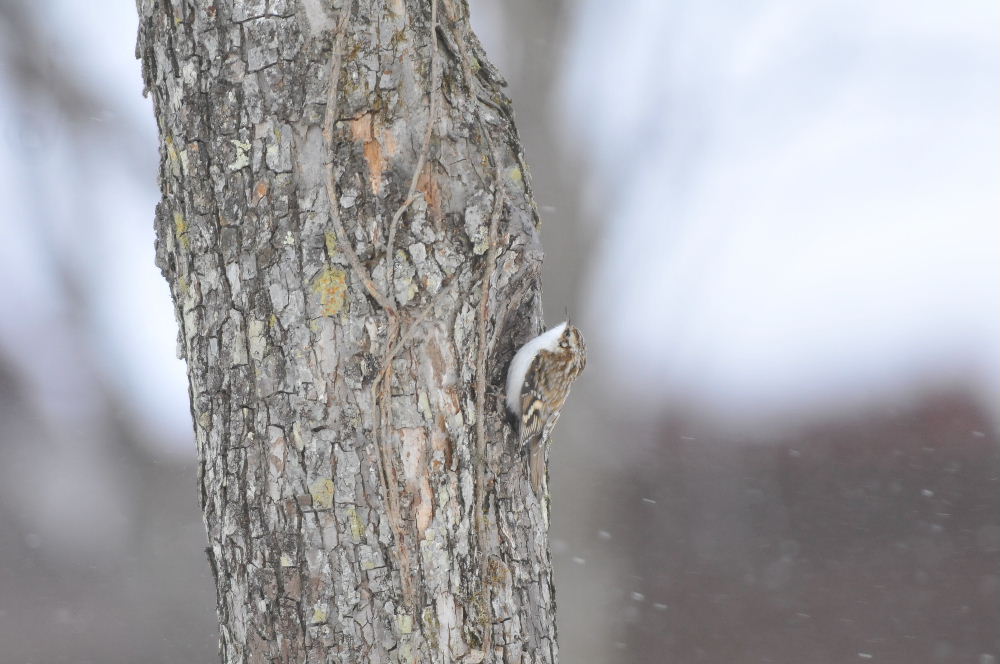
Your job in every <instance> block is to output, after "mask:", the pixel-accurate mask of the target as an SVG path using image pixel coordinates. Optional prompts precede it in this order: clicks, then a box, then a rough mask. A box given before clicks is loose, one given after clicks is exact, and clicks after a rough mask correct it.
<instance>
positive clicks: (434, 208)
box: [417, 164, 441, 221]
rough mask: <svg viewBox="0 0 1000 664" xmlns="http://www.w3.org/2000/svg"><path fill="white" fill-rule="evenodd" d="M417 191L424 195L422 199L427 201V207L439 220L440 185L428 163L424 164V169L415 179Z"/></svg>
mask: <svg viewBox="0 0 1000 664" xmlns="http://www.w3.org/2000/svg"><path fill="white" fill-rule="evenodd" d="M417 191H419V192H420V193H421V194H423V195H424V200H425V201H427V207H428V208H429V209H430V211H431V213H432V214H433V215H434V219H435V220H437V221H440V220H441V187H440V186H438V183H437V180H436V179H435V178H434V174H433V172H432V171H431V165H430V164H425V165H424V170H423V172H421V173H420V177H419V178H418V179H417Z"/></svg>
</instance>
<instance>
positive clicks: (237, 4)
mask: <svg viewBox="0 0 1000 664" xmlns="http://www.w3.org/2000/svg"><path fill="white" fill-rule="evenodd" d="M138 9H139V16H140V31H139V42H138V49H137V50H138V54H139V55H140V57H141V58H142V60H143V70H144V77H145V83H146V87H147V90H148V91H149V92H150V93H151V94H152V96H153V100H154V103H155V109H156V118H157V122H158V125H159V130H160V154H161V168H160V186H161V189H162V193H163V198H162V200H161V202H160V204H159V205H158V207H157V210H156V235H157V244H156V256H157V263H158V265H159V266H160V268H161V269H162V271H163V273H164V275H165V276H166V278H167V280H168V282H169V284H170V288H171V291H172V294H173V299H174V303H175V306H176V311H177V320H178V322H179V325H180V334H179V340H178V345H179V352H180V353H181V354H182V355H183V357H184V358H186V360H187V365H188V376H189V381H190V397H191V409H192V415H193V418H194V427H195V434H196V439H197V447H198V458H199V462H200V469H201V472H200V485H201V501H202V506H203V509H204V516H205V524H206V527H207V530H208V538H209V547H208V555H209V559H210V562H211V565H212V568H213V570H214V573H215V577H216V582H217V588H218V612H219V622H220V625H221V639H220V651H221V656H222V660H223V661H224V662H227V663H229V662H273V661H280V662H332V661H338V662H397V661H398V662H459V661H462V662H479V661H494V662H523V663H525V664H526V663H528V662H554V661H556V642H555V605H554V600H553V594H552V585H551V578H552V577H551V567H550V561H549V553H548V542H547V539H548V538H547V529H548V525H547V514H546V509H547V508H546V506H545V504H544V502H545V501H544V500H542V501H541V502H540V501H539V499H538V498H537V497H536V496H535V495H534V494H533V492H532V491H531V489H530V486H529V483H528V481H527V477H526V465H525V463H524V459H523V457H522V456H521V455H520V454H519V453H518V451H517V450H515V449H514V445H513V434H512V431H511V430H510V427H509V425H508V424H507V423H506V422H505V419H504V417H503V410H502V405H501V399H500V395H499V394H498V391H499V390H500V388H501V386H502V384H503V375H504V371H505V369H506V364H507V362H508V360H509V359H510V357H511V355H512V354H513V352H514V350H515V349H516V346H517V345H518V344H519V343H520V342H522V341H523V340H524V339H526V338H527V337H528V336H529V335H531V334H535V333H537V332H538V331H539V330H540V329H541V311H540V300H539V290H540V286H539V273H540V269H539V268H540V264H541V248H540V244H539V240H538V220H537V216H536V213H535V210H534V206H533V203H532V200H531V191H530V187H529V184H528V178H527V171H526V169H525V167H524V164H523V160H522V156H521V151H520V147H519V143H518V139H517V135H516V131H515V129H514V125H513V121H512V115H511V110H510V105H509V101H508V100H507V98H506V96H505V95H504V94H503V92H502V89H501V88H502V86H503V81H502V79H501V77H500V76H499V74H498V73H497V72H496V71H495V69H494V68H493V67H492V65H490V64H489V62H488V61H487V59H486V57H485V55H484V53H483V52H482V48H481V47H480V45H479V42H478V40H477V39H476V37H475V35H474V34H473V33H472V31H471V29H470V27H469V20H468V8H467V6H466V4H465V2H464V1H462V0H341V1H340V2H339V3H331V2H330V1H329V0H299V1H298V2H296V1H295V0H256V1H253V0H188V1H187V2H185V1H184V0H139V1H138Z"/></svg>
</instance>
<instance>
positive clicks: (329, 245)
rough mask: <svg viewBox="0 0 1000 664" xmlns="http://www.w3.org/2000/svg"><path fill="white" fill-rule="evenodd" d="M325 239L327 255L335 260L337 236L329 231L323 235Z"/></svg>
mask: <svg viewBox="0 0 1000 664" xmlns="http://www.w3.org/2000/svg"><path fill="white" fill-rule="evenodd" d="M323 239H324V240H325V241H326V255H327V256H329V257H330V258H333V257H334V255H336V253H337V235H336V233H334V232H333V231H327V232H326V233H324V234H323Z"/></svg>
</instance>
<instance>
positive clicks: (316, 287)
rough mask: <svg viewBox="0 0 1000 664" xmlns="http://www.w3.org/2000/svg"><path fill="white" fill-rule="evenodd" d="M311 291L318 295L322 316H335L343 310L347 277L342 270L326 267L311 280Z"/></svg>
mask: <svg viewBox="0 0 1000 664" xmlns="http://www.w3.org/2000/svg"><path fill="white" fill-rule="evenodd" d="M312 288H313V291H314V292H316V293H318V294H319V297H320V302H321V303H322V305H321V308H322V311H323V315H324V316H335V315H337V314H338V313H340V310H341V309H343V308H344V297H345V295H346V294H347V275H346V274H344V271H343V270H340V269H337V268H335V267H328V268H326V269H325V270H323V271H322V272H320V273H319V276H317V277H316V278H315V279H314V280H313V285H312Z"/></svg>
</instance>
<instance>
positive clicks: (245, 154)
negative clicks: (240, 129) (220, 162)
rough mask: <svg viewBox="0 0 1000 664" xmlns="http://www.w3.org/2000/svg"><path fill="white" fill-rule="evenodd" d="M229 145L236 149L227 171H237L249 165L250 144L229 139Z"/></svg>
mask: <svg viewBox="0 0 1000 664" xmlns="http://www.w3.org/2000/svg"><path fill="white" fill-rule="evenodd" d="M229 142H230V143H232V144H233V146H234V147H235V148H236V159H234V160H233V161H232V162H231V163H230V164H229V167H228V168H229V170H231V171H238V170H240V169H241V168H246V167H247V166H249V165H250V142H249V141H237V140H233V139H230V141H229Z"/></svg>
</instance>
